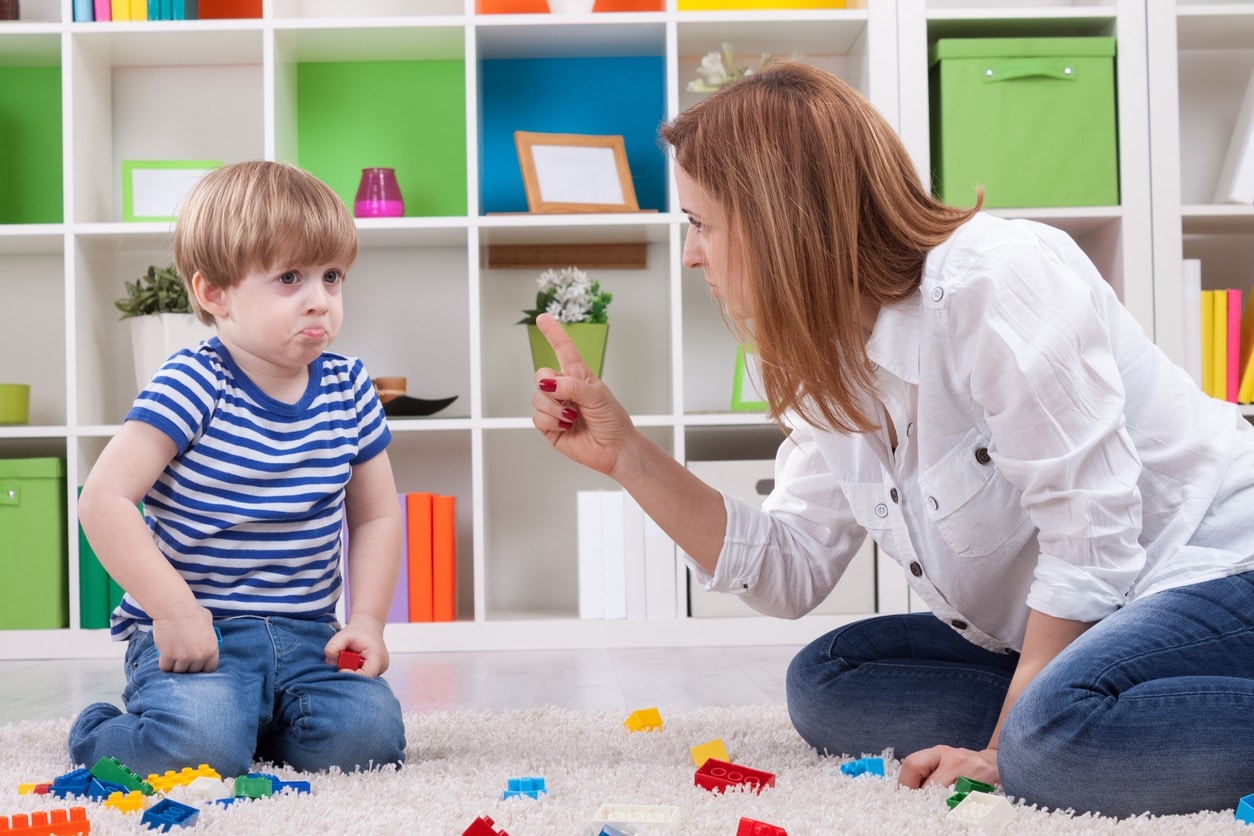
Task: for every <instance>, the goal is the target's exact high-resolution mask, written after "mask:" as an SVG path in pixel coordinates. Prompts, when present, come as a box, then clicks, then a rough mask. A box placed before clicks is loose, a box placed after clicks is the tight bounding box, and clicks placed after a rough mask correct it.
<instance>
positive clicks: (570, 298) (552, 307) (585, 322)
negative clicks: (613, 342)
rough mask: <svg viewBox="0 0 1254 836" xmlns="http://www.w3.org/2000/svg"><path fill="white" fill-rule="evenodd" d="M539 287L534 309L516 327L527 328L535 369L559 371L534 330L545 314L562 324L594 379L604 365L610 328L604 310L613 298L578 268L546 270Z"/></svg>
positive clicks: (545, 344)
mask: <svg viewBox="0 0 1254 836" xmlns="http://www.w3.org/2000/svg"><path fill="white" fill-rule="evenodd" d="M536 283H537V284H538V285H539V286H540V289H539V291H538V292H537V293H536V305H535V307H534V308H531V309H530V310H524V311H523V314H524V315H523V318H522V319H520V320H519V321H518V322H517V323H516V324H518V325H526V326H527V336H528V337H529V338H530V341H531V359H532V362H533V363H534V364H535V367H536V368H537V369H542V368H545V367H548V368H551V369H557V368H559V364H558V362H557V356H556V355H555V354H554V353H553V349H552V347H551V346H550V345H549V341H548V340H546V339H545V338H544V334H542V333H540V329H539V328H537V327H536V317H537V316H539V315H540V314H542V313H547V314H549V315H550V316H552V317H553V318H554V319H556V320H557V321H558V322H560V323H562V327H563V328H564V329H565V330H566V333H567V334H568V335H569V336H570V338H571V341H573V342H574V343H575V347H576V348H578V349H579V353H580V354H581V355H583V359H584V362H585V363H587V364H588V368H589V369H591V370H592V373H593V374H595V375H596V376H597V377H600V376H601V368H602V366H603V365H604V363H605V343H606V340H607V338H608V337H609V331H610V325H609V317H608V315H607V313H606V309H607V308H608V307H609V304H610V302H611V301H613V299H614V295H613V294H612V293H610V292H608V291H605V290H602V289H601V283H600V282H599V281H597V280H595V279H590V278H588V274H587V273H585V272H584V271H583V270H580V269H579V268H578V267H564V268H562V269H561V270H545V271H544V272H543V273H541V274H540V278H539V279H537V280H536Z"/></svg>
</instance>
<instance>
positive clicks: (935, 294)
mask: <svg viewBox="0 0 1254 836" xmlns="http://www.w3.org/2000/svg"><path fill="white" fill-rule="evenodd" d="M944 297H945V291H944V290H943V289H941V288H939V287H934V288H932V301H933V302H939V301H940V300H941V299H943V298H944Z"/></svg>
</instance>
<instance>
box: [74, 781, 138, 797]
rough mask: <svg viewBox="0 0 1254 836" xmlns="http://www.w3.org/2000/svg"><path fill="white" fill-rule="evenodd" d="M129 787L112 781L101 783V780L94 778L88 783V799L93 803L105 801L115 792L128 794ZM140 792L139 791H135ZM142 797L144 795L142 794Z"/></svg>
mask: <svg viewBox="0 0 1254 836" xmlns="http://www.w3.org/2000/svg"><path fill="white" fill-rule="evenodd" d="M129 790H130V788H129V787H124V786H122V785H121V784H115V783H113V782H112V781H101V780H100V779H99V778H92V779H91V780H90V781H88V782H87V797H88V798H90V799H91V800H92V801H104V800H105V799H106V798H108V797H109V796H111V795H113V794H114V793H115V792H128V791H129ZM135 792H139V790H135ZM140 794H141V795H142V793H140Z"/></svg>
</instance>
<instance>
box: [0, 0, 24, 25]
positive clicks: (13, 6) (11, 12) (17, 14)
mask: <svg viewBox="0 0 1254 836" xmlns="http://www.w3.org/2000/svg"><path fill="white" fill-rule="evenodd" d="M21 18H22V10H21V4H20V3H18V0H0V20H21Z"/></svg>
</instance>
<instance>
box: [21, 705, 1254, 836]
mask: <svg viewBox="0 0 1254 836" xmlns="http://www.w3.org/2000/svg"><path fill="white" fill-rule="evenodd" d="M642 707H643V706H642ZM405 719H406V727H407V733H408V734H407V736H408V741H409V747H408V762H407V763H406V765H405V766H404V768H402V769H400V770H387V771H376V772H372V773H364V774H363V773H355V774H351V775H345V774H337V773H332V774H318V775H297V774H296V773H293V772H292V771H291V770H287V769H283V768H271V769H268V770H267V771H270V772H272V773H274V774H277V775H278V777H280V778H283V779H285V780H289V779H298V778H300V779H306V780H309V781H310V783H311V784H312V792H311V794H309V795H290V794H284V795H281V796H276V797H273V798H267V799H260V800H257V801H247V802H240V803H237V804H234V805H231V806H229V807H219V806H217V805H208V806H205V807H203V808H202V811H201V812H200V814H199V816H198V818H197V820H196V821H195V823H194V825H193V826H192V827H191V828H190V829H188V830H187V831H186V832H187V833H188V836H192V834H198V833H219V834H232V836H247V835H248V834H258V835H259V836H260V834H265V836H272V834H292V835H294V836H300V835H302V834H386V836H398V835H399V834H421V836H427V835H428V834H431V836H446V835H447V836H459V834H461V833H462V832H463V831H464V830H465V829H466V828H467V827H468V826H469V825H470V823H471V822H472V821H474V820H475V819H476V818H478V817H480V816H490V817H491V818H492V819H494V820H495V826H496V828H498V829H503V830H504V831H506V832H508V833H509V834H510V835H511V836H584V835H585V834H586V835H587V836H594V835H595V834H597V833H599V832H600V829H601V826H600V825H598V824H595V823H594V819H596V816H597V812H598V810H599V809H600V808H601V807H602V805H605V804H630V805H659V806H673V807H676V808H677V809H678V816H679V823H678V825H677V826H676V827H675V828H673V829H663V828H656V827H654V828H649V827H641V828H636V829H633V828H631V827H628V826H621V829H622V830H623V831H625V832H635V833H640V834H653V833H665V834H671V836H674V834H683V836H707V835H708V836H734V834H735V833H736V830H737V826H738V823H739V821H740V819H741V817H742V816H743V817H747V818H750V819H754V820H757V821H761V822H767V823H770V824H773V825H776V826H777V827H782V828H785V829H786V830H787V832H788V834H789V836H812V835H813V836H817V834H823V835H824V836H830V834H845V833H851V834H891V836H903V834H919V833H926V834H930V833H965V832H976V831H977V829H976V828H975V827H974V826H972V825H969V824H965V823H961V822H957V821H955V820H953V819H950V818H947V815H948V813H949V808H948V807H947V806H946V804H945V799H946V798H947V797H948V795H949V793H948V792H947V791H945V790H943V789H940V788H935V789H927V790H918V791H910V790H903V789H900V788H898V787H897V784H896V779H895V776H896V773H897V771H898V767H899V764H898V763H897V762H895V761H892V760H886V761H885V766H886V769H887V772H888V775H887V777H886V778H877V777H874V776H870V775H863V776H859V777H857V778H850V777H847V776H845V775H843V774H841V772H840V769H839V766H840V763H841V762H840V761H837V760H834V759H827V758H820V757H819V756H817V755H816V754H815V753H814V752H813V751H812V750H810V749H809V748H808V747H807V746H806V745H805V744H804V743H802V741H801V739H800V738H799V737H798V736H797V734H796V732H794V731H793V729H792V726H791V725H790V724H789V722H788V716H787V713H786V711H785V709H784V708H783V707H781V706H748V707H736V708H707V709H701V710H697V711H693V712H691V713H687V714H681V715H676V716H665V715H663V717H662V720H663V727H662V729H661V730H660V731H654V732H635V733H629V732H628V731H627V729H626V728H624V725H623V722H624V720H625V719H626V718H625V717H624V716H617V715H615V714H612V713H581V712H574V711H567V710H560V709H555V708H551V709H536V710H530V711H512V712H505V713H499V714H484V713H473V712H450V713H434V714H421V715H419V714H411V715H408V716H407V717H406V718H405ZM69 725H70V721H69V720H68V719H67V720H54V721H46V722H37V723H35V722H28V723H17V724H10V725H5V726H0V753H3V754H0V799H3V801H2V803H0V816H10V815H12V814H14V813H29V812H32V811H36V810H50V809H54V808H59V807H66V806H70V804H69V803H67V802H66V801H62V800H61V799H57V798H53V797H51V796H35V795H19V794H18V791H17V788H18V785H19V784H21V783H25V782H31V781H45V780H47V781H51V780H52V779H53V778H55V777H56V776H58V775H61V774H62V773H64V772H67V771H69V770H70V768H71V766H72V765H71V764H70V763H69V759H68V756H67V754H66V750H65V740H66V735H67V733H68V731H69ZM715 738H719V739H721V740H722V741H723V743H724V745H725V746H726V749H727V752H728V755H729V757H730V759H731V760H732V761H734V762H736V763H738V764H742V765H744V766H747V767H751V768H753V769H757V770H761V771H765V772H770V773H773V774H774V775H775V786H774V787H773V788H766V789H764V790H763V792H762V793H761V794H760V795H754V794H752V793H750V792H745V791H740V790H736V791H731V792H728V793H725V794H716V793H711V792H709V791H707V790H705V789H702V788H701V787H698V786H694V783H693V776H694V772H695V766H694V764H693V762H692V757H691V753H690V748H691V747H693V746H696V745H699V744H702V743H706V742H708V741H710V740H712V739H715ZM530 776H537V777H542V778H544V779H545V784H546V786H547V789H548V792H547V794H544V795H541V796H540V797H539V798H538V799H532V798H528V797H515V798H510V799H508V800H503V799H502V797H501V796H502V792H503V791H504V790H505V789H506V787H507V785H508V781H509V779H510V778H518V777H530ZM171 797H172V798H176V799H177V798H178V797H179V796H178V790H174V791H172V793H171ZM72 803H75V804H81V805H82V806H85V807H86V808H87V812H88V817H89V819H90V821H91V833H92V834H93V836H108V834H116V833H127V834H134V833H141V832H145V833H146V832H149V831H147V830H145V829H144V828H143V826H142V825H141V824H140V820H139V816H138V814H125V813H122V812H119V811H116V810H114V809H111V808H106V807H105V806H104V805H103V804H101V803H99V802H93V801H86V800H77V801H74V802H72ZM1233 803H1234V806H1235V803H1236V800H1235V799H1234V802H1233ZM178 830H179V829H178V828H176V829H175V832H176V833H177V832H178ZM0 831H2V828H0ZM1005 832H1007V833H1013V834H1038V833H1040V834H1045V833H1066V834H1107V833H1110V834H1125V833H1127V834H1131V833H1136V834H1152V835H1153V836H1157V834H1180V836H1185V834H1188V836H1192V835H1193V834H1197V833H1234V834H1235V833H1247V834H1248V833H1249V832H1250V831H1246V830H1245V827H1244V825H1242V824H1241V823H1240V822H1238V821H1236V820H1235V819H1234V817H1233V813H1232V810H1227V811H1223V812H1213V813H1199V814H1196V815H1191V816H1165V817H1157V818H1153V817H1148V816H1144V817H1138V818H1133V819H1125V820H1122V821H1116V820H1113V819H1107V818H1100V817H1094V816H1089V815H1085V816H1074V815H1070V814H1068V813H1065V812H1057V811H1055V812H1045V811H1041V810H1037V809H1034V808H1027V807H1022V806H1020V807H1017V808H1016V817H1015V819H1014V821H1013V822H1012V823H1011V824H1010V825H1009V826H1008V828H1006V831H1005Z"/></svg>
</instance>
